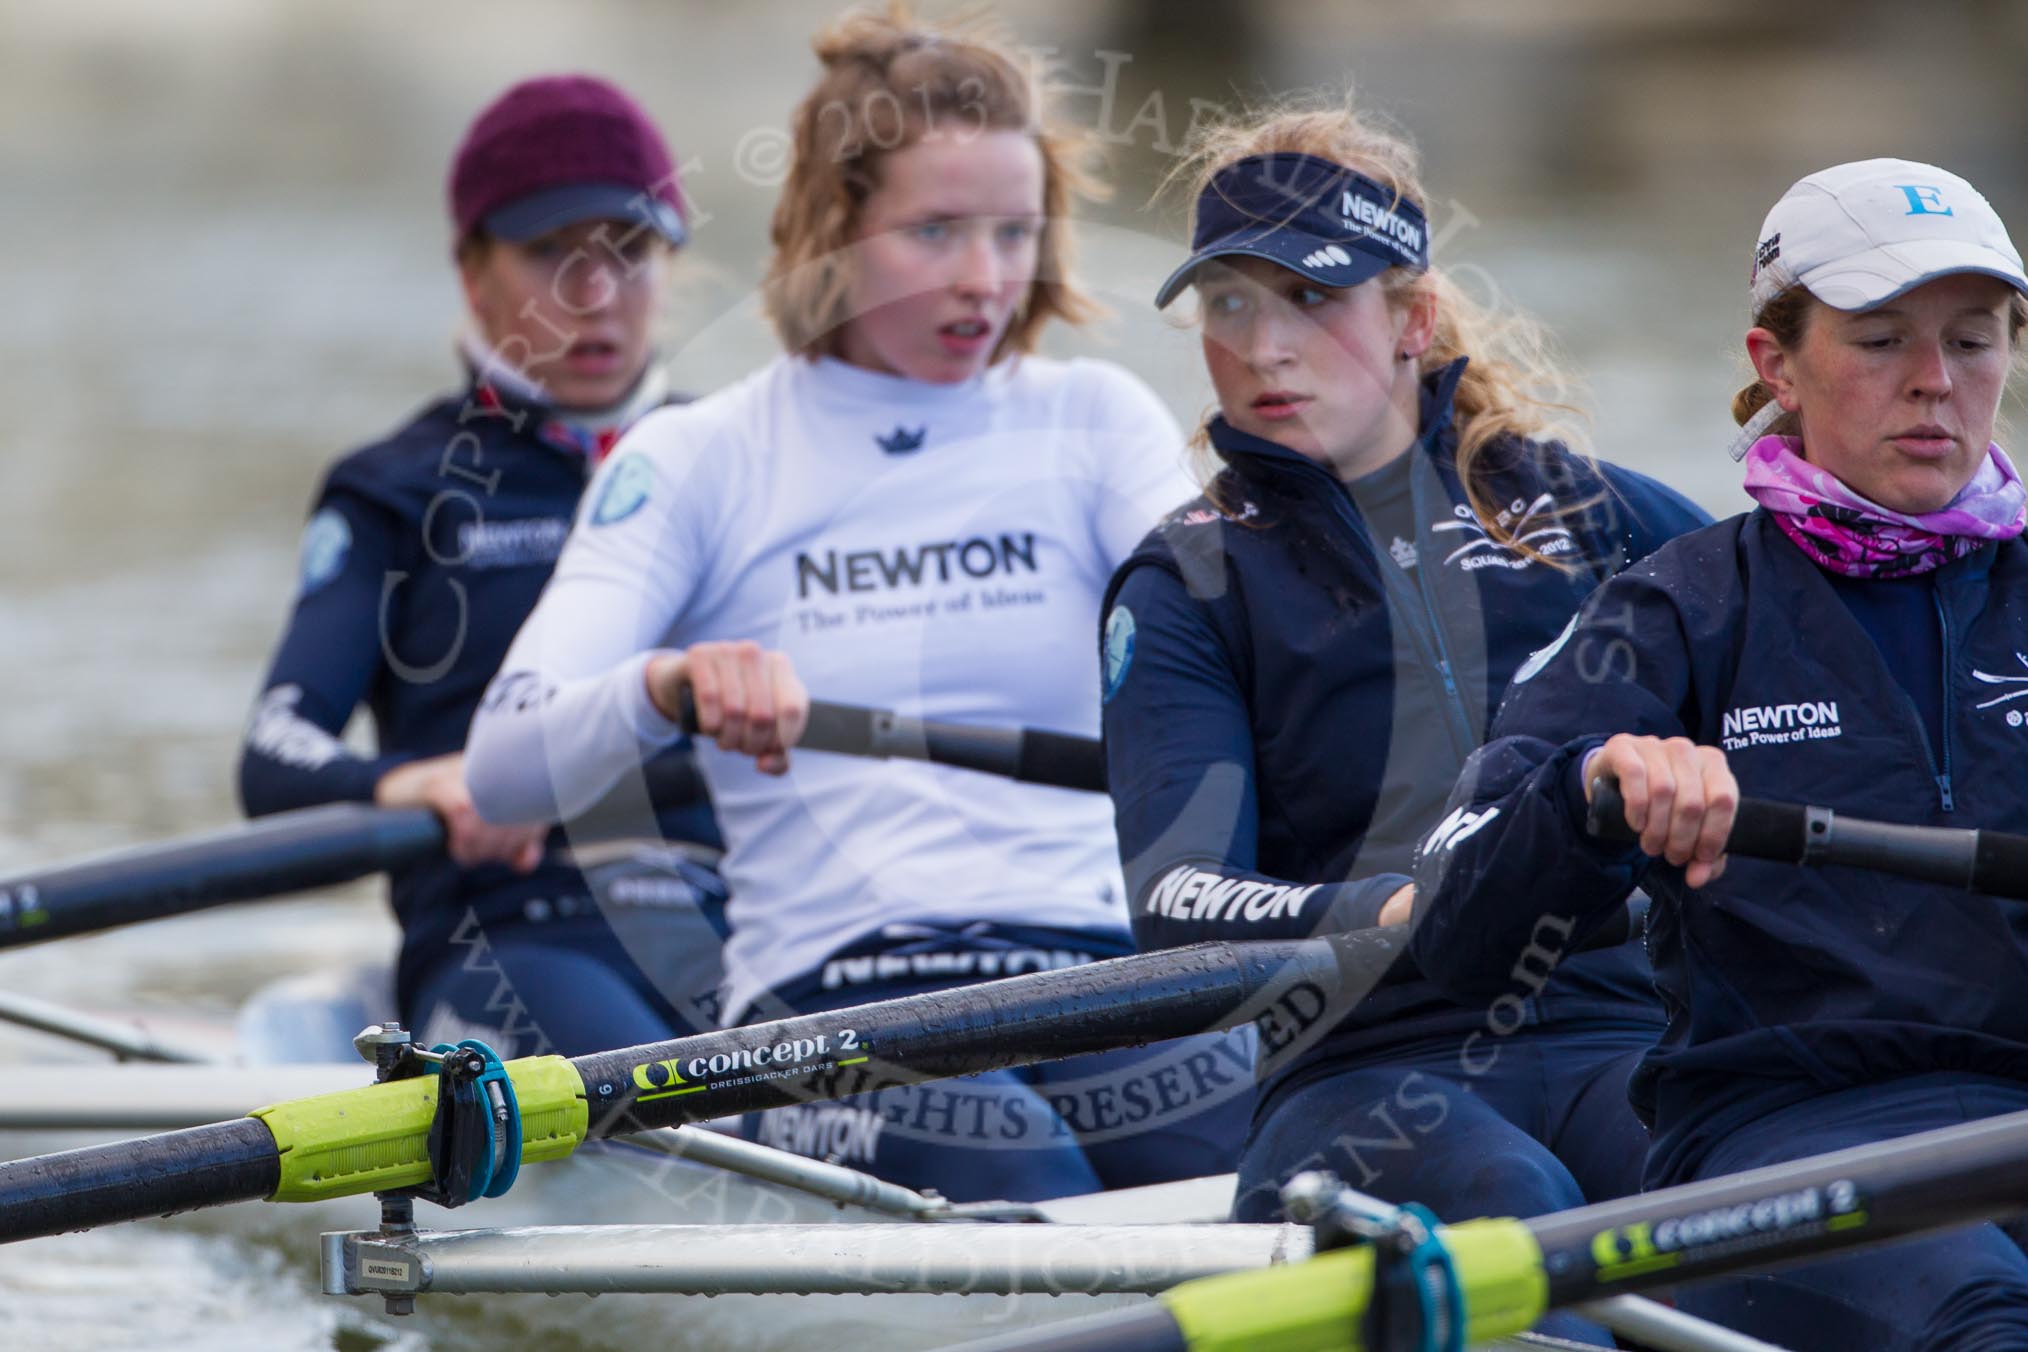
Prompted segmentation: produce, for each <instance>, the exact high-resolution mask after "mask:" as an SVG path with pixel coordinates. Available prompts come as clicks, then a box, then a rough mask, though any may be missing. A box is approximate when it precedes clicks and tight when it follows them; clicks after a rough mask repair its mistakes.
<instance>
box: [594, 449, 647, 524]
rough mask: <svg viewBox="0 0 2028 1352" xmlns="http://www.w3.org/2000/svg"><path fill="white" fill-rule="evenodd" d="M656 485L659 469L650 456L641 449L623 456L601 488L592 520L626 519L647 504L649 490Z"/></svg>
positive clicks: (596, 522)
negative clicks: (646, 455) (648, 457)
mask: <svg viewBox="0 0 2028 1352" xmlns="http://www.w3.org/2000/svg"><path fill="white" fill-rule="evenodd" d="M654 487H655V471H654V468H653V467H652V466H650V465H649V464H648V461H647V457H645V456H643V455H641V454H640V453H639V452H635V453H633V454H630V455H624V456H621V457H620V458H619V459H618V460H617V461H615V462H614V464H613V467H612V470H611V472H609V473H608V474H607V475H606V481H605V485H604V486H603V487H602V488H600V489H599V500H598V502H597V504H596V505H594V506H593V507H592V515H591V522H592V524H593V525H594V526H610V525H612V524H613V523H614V522H616V521H625V520H626V519H627V518H628V517H630V516H632V515H633V514H634V513H635V512H638V511H640V510H641V508H642V507H644V506H646V505H647V502H648V494H649V493H650V492H651V491H652V490H653V489H654Z"/></svg>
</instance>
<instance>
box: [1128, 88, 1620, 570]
mask: <svg viewBox="0 0 2028 1352" xmlns="http://www.w3.org/2000/svg"><path fill="white" fill-rule="evenodd" d="M1274 154H1302V155H1314V156H1316V157H1318V158H1319V159H1324V160H1329V161H1331V162H1332V163H1333V164H1338V165H1342V166H1344V167H1345V168H1348V169H1353V170H1356V171H1357V172H1359V173H1361V174H1364V175H1366V177H1368V178H1370V179H1372V180H1373V181H1374V182H1376V183H1378V184H1380V185H1381V186H1382V187H1384V188H1386V189H1388V190H1389V191H1390V192H1392V193H1393V194H1394V197H1395V199H1396V200H1397V201H1399V200H1401V199H1403V198H1407V199H1409V200H1410V201H1413V202H1415V203H1417V204H1419V205H1420V204H1425V203H1427V202H1428V200H1429V198H1428V195H1427V194H1426V193H1425V192H1424V190H1423V184H1422V166H1421V163H1420V157H1419V156H1418V155H1417V153H1416V150H1415V146H1414V144H1413V143H1412V142H1410V141H1409V139H1408V137H1407V136H1406V135H1404V134H1402V133H1401V132H1399V131H1397V130H1395V129H1394V128H1392V127H1390V126H1387V125H1385V124H1384V123H1383V122H1382V121H1381V120H1380V119H1378V118H1376V117H1374V116H1372V115H1371V114H1368V113H1364V112H1362V111H1360V110H1359V109H1358V108H1356V107H1355V106H1354V105H1353V102H1352V99H1351V97H1350V95H1347V96H1345V98H1344V99H1343V100H1342V101H1338V102H1334V103H1330V104H1313V105H1309V106H1305V105H1302V104H1284V105H1280V106H1276V107H1272V108H1268V109H1266V110H1257V111H1253V112H1241V113H1237V114H1234V115H1233V116H1231V117H1228V118H1225V119H1221V120H1216V121H1213V122H1210V123H1208V124H1206V125H1203V126H1200V127H1199V128H1198V129H1197V130H1196V131H1195V132H1194V133H1193V135H1192V137H1191V141H1190V144H1189V145H1188V146H1187V147H1186V148H1185V152H1184V158H1183V160H1182V162H1181V163H1180V164H1179V165H1178V166H1177V167H1176V169H1175V170H1174V171H1173V172H1172V173H1171V174H1170V175H1169V179H1168V182H1169V183H1170V184H1176V183H1183V184H1186V185H1187V186H1188V191H1189V194H1190V199H1191V201H1192V202H1193V203H1194V202H1195V201H1196V200H1197V198H1198V197H1199V196H1200V195H1201V194H1202V193H1203V191H1204V189H1205V188H1206V187H1207V186H1208V185H1209V184H1210V183H1211V180H1212V179H1213V178H1214V177H1215V176H1216V175H1217V174H1218V173H1219V171H1220V170H1222V169H1224V168H1226V167H1227V166H1228V165H1231V164H1233V163H1234V162H1236V161H1238V160H1243V159H1246V158H1248V157H1250V156H1254V155H1274ZM1380 284H1381V286H1382V288H1383V289H1384V291H1385V293H1386V296H1387V299H1388V302H1389V304H1390V305H1392V306H1394V307H1395V308H1397V309H1399V308H1401V307H1403V306H1405V305H1407V304H1408V303H1409V302H1410V301H1411V300H1412V299H1413V298H1415V297H1417V296H1419V295H1427V296H1430V297H1431V298H1432V299H1433V300H1434V302H1435V309H1436V332H1435V336H1434V338H1433V339H1432V341H1431V343H1430V345H1429V348H1428V349H1427V350H1426V351H1425V352H1423V354H1422V355H1421V357H1420V358H1419V359H1418V363H1417V374H1418V375H1426V374H1428V373H1429V372H1432V371H1436V370H1439V369H1441V368H1443V367H1445V366H1448V365H1449V364H1450V363H1451V362H1453V361H1455V360H1457V358H1459V357H1461V356H1469V357H1470V358H1471V362H1470V363H1469V364H1468V365H1467V366H1466V367H1465V371H1464V375H1463V377H1462V378H1461V379H1460V380H1459V382H1458V387H1457V393H1456V395H1455V396H1454V399H1453V404H1452V408H1453V415H1452V416H1453V422H1454V423H1455V425H1456V427H1457V432H1458V447H1457V465H1458V474H1459V477H1460V478H1461V479H1463V481H1464V485H1465V495H1466V498H1467V500H1468V501H1469V502H1470V505H1471V509H1472V512H1473V514H1474V515H1475V516H1476V517H1477V518H1478V519H1479V524H1480V525H1481V526H1483V527H1484V528H1485V529H1486V532H1487V534H1489V535H1491V536H1492V537H1493V538H1495V539H1497V540H1500V541H1501V542H1502V543H1504V544H1508V545H1510V546H1513V547H1515V548H1518V549H1520V550H1521V552H1523V553H1526V554H1528V555H1530V556H1531V557H1536V558H1540V557H1541V556H1540V555H1538V554H1536V553H1535V551H1534V550H1532V549H1529V548H1528V547H1527V546H1525V545H1517V544H1516V543H1515V541H1514V539H1513V537H1512V533H1511V529H1510V527H1511V524H1512V523H1511V522H1506V521H1503V520H1502V515H1503V509H1504V508H1505V506H1506V504H1505V503H1501V502H1495V501H1493V500H1492V499H1491V498H1490V496H1489V494H1490V491H1491V488H1490V484H1489V483H1488V480H1489V478H1490V474H1491V471H1492V468H1493V466H1492V465H1491V464H1490V463H1488V462H1486V460H1485V453H1486V451H1487V450H1488V449H1489V448H1490V447H1491V446H1492V445H1493V444H1494V443H1496V442H1499V441H1502V440H1506V439H1510V438H1520V439H1523V440H1528V441H1537V442H1541V441H1557V442H1560V443H1562V444H1563V445H1564V447H1565V448H1566V449H1568V450H1569V451H1570V452H1571V453H1572V454H1573V455H1575V456H1578V457H1579V458H1581V459H1586V460H1588V459H1589V456H1588V452H1587V445H1586V439H1585V437H1584V435H1583V431H1582V428H1581V426H1580V424H1581V422H1582V420H1583V418H1584V413H1583V410H1581V409H1580V408H1579V407H1578V406H1577V405H1576V404H1574V403H1572V402H1571V400H1570V395H1571V392H1572V390H1573V389H1574V386H1575V381H1574V380H1573V378H1572V377H1571V376H1570V374H1569V373H1568V371H1567V370H1566V369H1565V368H1564V366H1563V365H1562V364H1561V363H1560V362H1559V361H1558V360H1557V359H1556V357H1555V356H1554V355H1553V353H1552V352H1551V351H1550V348H1549V343H1548V340H1547V337H1546V335H1545V334H1544V332H1543V330H1542V328H1541V326H1540V325H1538V324H1537V323H1535V322H1534V321H1533V320H1532V319H1529V318H1528V317H1527V316H1525V315H1522V314H1519V313H1516V312H1513V311H1500V312H1495V311H1493V310H1491V309H1488V308H1487V307H1485V306H1481V305H1479V304H1478V303H1477V302H1475V301H1474V300H1473V299H1472V298H1471V297H1470V296H1468V295H1467V294H1466V293H1465V292H1464V290H1463V289H1462V288H1461V287H1459V286H1458V285H1457V283H1456V282H1454V281H1453V280H1452V279H1451V278H1450V277H1449V276H1447V275H1446V274H1445V273H1444V272H1443V271H1442V269H1440V268H1437V267H1434V266H1432V267H1431V268H1430V269H1429V270H1428V271H1426V272H1418V271H1416V270H1414V269H1411V268H1405V267H1390V268H1388V269H1387V271H1385V272H1383V273H1382V274H1381V275H1380ZM1195 445H1196V447H1197V470H1198V473H1199V477H1200V480H1201V481H1202V482H1205V483H1206V484H1210V483H1211V482H1212V480H1213V479H1214V478H1215V477H1216V474H1217V472H1218V470H1219V469H1220V468H1221V466H1220V464H1219V462H1218V460H1217V458H1216V456H1215V455H1213V454H1212V453H1211V450H1210V444H1209V441H1208V440H1207V439H1206V438H1205V437H1204V434H1203V432H1202V430H1201V429H1200V432H1199V435H1198V438H1197V440H1196V443H1195ZM1585 505H1588V503H1587V504H1566V505H1565V506H1564V508H1563V510H1564V513H1565V514H1566V515H1568V514H1570V513H1572V512H1574V511H1576V510H1579V509H1580V508H1581V507H1583V506H1585ZM1544 561H1545V562H1550V563H1556V562H1557V560H1554V559H1548V560H1544Z"/></svg>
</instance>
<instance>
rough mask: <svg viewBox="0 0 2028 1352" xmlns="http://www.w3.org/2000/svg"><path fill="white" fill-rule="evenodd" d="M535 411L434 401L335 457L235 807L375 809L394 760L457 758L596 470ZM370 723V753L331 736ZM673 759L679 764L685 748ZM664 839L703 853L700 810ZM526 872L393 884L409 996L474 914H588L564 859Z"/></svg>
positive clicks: (423, 870) (419, 872) (485, 401)
mask: <svg viewBox="0 0 2028 1352" xmlns="http://www.w3.org/2000/svg"><path fill="white" fill-rule="evenodd" d="M547 416H548V415H547V414H546V413H544V412H543V411H542V410H540V409H536V408H530V407H528V406H525V405H518V404H514V403H510V402H503V401H502V400H500V399H498V398H495V397H493V396H492V393H491V391H490V390H480V389H478V388H477V387H474V388H471V389H468V390H467V392H466V393H464V394H462V395H458V396H455V397H452V398H448V399H444V400H441V401H439V402H437V403H434V404H431V405H430V406H429V407H427V408H425V409H424V410H423V411H422V412H421V413H419V414H418V415H417V416H416V417H415V418H414V419H413V420H412V421H411V422H409V423H408V425H407V426H405V427H403V428H401V429H400V430H399V431H397V432H395V433H394V434H393V435H392V436H390V437H388V438H387V439H386V440H384V441H380V442H377V443H375V444H373V445H370V446H367V447H364V448H363V449H360V450H357V451H354V452H352V453H351V454H350V455H347V456H345V457H344V458H343V459H341V460H340V461H339V462H338V463H337V464H336V465H334V466H333V467H332V469H331V471H330V473H329V474H328V475H327V476H326V478H325V480H324V483H323V486H322V487H321V488H320V489H319V491H318V494H317V498H316V503H315V506H314V509H313V511H312V515H311V517H310V523H309V526H308V527H307V529H306V530H305V532H304V536H303V549H302V560H301V578H300V583H299V587H298V591H297V595H296V601H295V607H294V609H293V611H292V612H291V614H290V616H289V623H288V627H287V629H286V630H285V631H284V632H283V634H282V638H281V643H280V645H279V647H278V648H277V650H276V652H275V656H274V661H273V663H272V664H271V666H270V667H269V670H268V675H267V679H266V681H265V682H264V684H263V686H262V693H261V695H260V698H259V701H258V703H257V704H256V706H255V709H254V714H253V717H252V720H251V721H250V723H249V725H248V728H247V738H246V744H245V746H244V748H243V749H242V752H241V756H240V763H239V791H240V800H241V802H242V804H243V805H244V807H245V809H246V811H247V813H248V814H249V815H251V816H261V815H265V814H267V813H271V812H282V811H286V810H288V809H291V808H300V807H308V806H311V805H314V804H318V803H329V802H340V801H354V802H371V801H372V799H373V787H374V785H375V783H377V782H378V781H379V779H380V777H381V776H382V775H383V774H385V773H386V772H387V771H388V770H389V769H391V768H393V767H394V766H396V765H399V764H401V763H402V762H404V761H409V760H419V759H423V758H426V757H430V756H439V755H445V754H448V753H450V752H454V751H458V750H461V749H462V748H463V747H464V744H465V732H466V729H467V728H468V727H469V726H470V725H471V722H472V714H473V712H474V710H476V709H477V707H478V704H479V700H480V697H481V696H482V695H483V694H484V693H485V690H486V685H487V683H488V682H489V681H491V680H492V678H493V675H494V673H495V672H496V671H497V670H498V669H499V666H500V662H501V659H502V658H504V657H505V656H506V654H507V646H508V644H509V643H511V642H512V641H513V638H514V634H515V632H516V631H517V630H518V629H519V628H520V626H521V622H522V620H523V619H525V618H526V617H527V615H528V612H529V611H530V610H532V609H534V607H535V601H536V598H537V597H538V596H539V595H540V594H541V592H542V588H543V585H544V584H545V583H546V582H548V580H549V574H550V571H551V569H552V568H553V567H554V566H555V562H556V556H557V553H558V551H559V550H561V549H562V547H563V541H564V537H565V536H566V535H567V534H568V533H569V531H570V525H571V518H572V514H573V513H574V511H575V510H576V507H577V501H578V497H579V495H580V494H581V493H582V492H583V491H584V485H585V482H586V479H587V478H588V476H589V473H590V468H591V467H590V464H589V462H588V460H587V458H586V456H585V455H584V454H583V453H582V452H581V451H580V450H579V449H577V448H576V447H575V446H573V445H572V444H571V443H570V441H569V440H568V439H567V438H566V437H565V436H563V435H561V434H559V433H557V432H554V431H551V430H547V429H545V425H544V422H545V418H546V417H547ZM361 703H364V704H365V705H366V706H367V708H368V709H369V710H370V711H371V712H372V715H373V723H374V727H375V730H376V735H377V740H378V753H377V754H375V755H372V756H357V755H355V754H353V753H352V752H351V751H350V750H349V749H347V748H346V747H345V746H344V744H343V743H342V742H340V741H339V740H338V738H339V734H341V733H342V732H343V731H344V728H345V724H346V723H347V721H349V720H350V718H351V717H352V711H353V709H354V708H355V707H356V706H357V705H359V704H361ZM674 754H678V755H687V754H688V752H687V750H685V751H680V752H677V753H674ZM657 807H658V816H659V819H660V824H661V828H662V833H663V837H664V839H667V840H676V841H695V842H700V843H704V844H711V845H716V844H717V843H718V832H717V827H716V824H715V822H714V821H713V819H712V816H711V810H710V805H709V802H708V800H706V799H704V798H702V797H701V796H691V797H687V798H683V799H681V800H680V801H675V802H672V803H670V804H668V805H666V806H665V805H662V804H658V805H657ZM561 844H562V839H561V836H560V834H559V835H554V836H552V838H551V841H550V845H551V851H550V854H549V857H548V858H546V859H545V861H544V863H543V864H542V865H541V866H540V867H538V868H537V869H536V870H535V871H534V872H533V873H531V874H528V875H525V876H523V875H518V874H516V873H514V872H513V871H512V870H511V869H509V868H507V867H506V866H505V865H487V866H484V867H481V868H477V869H472V870H469V871H467V870H463V869H459V868H458V867H456V866H455V865H453V864H452V863H451V862H450V861H449V860H448V859H440V860H437V861H433V862H430V863H426V864H420V865H417V866H415V867H413V868H410V869H405V870H403V871H402V872H400V873H398V874H396V875H395V876H394V878H393V879H392V893H393V902H394V909H395V912H396V915H397V916H398V918H399V919H400V921H401V925H402V930H403V936H404V942H403V947H402V955H401V961H400V965H399V968H398V971H397V982H398V985H399V986H400V988H401V989H402V990H403V991H404V992H406V991H407V990H409V989H410V985H409V982H410V981H412V980H413V979H414V978H416V977H417V976H418V975H419V968H420V966H421V965H422V964H423V963H426V962H427V961H428V960H429V959H430V958H432V957H434V956H437V955H440V954H441V953H442V952H443V951H444V950H445V948H446V947H447V945H448V943H449V941H450V937H451V935H452V934H454V933H456V932H457V931H458V929H459V926H460V925H461V924H464V923H465V922H466V919H467V916H468V913H469V914H470V915H472V916H474V917H475V918H476V919H477V920H478V921H479V922H481V923H482V924H490V923H494V922H498V921H502V920H506V919H510V918H511V919H516V920H528V921H541V920H545V919H549V918H553V917H556V916H559V915H563V914H568V913H572V912H579V911H582V910H584V909H585V908H586V907H587V906H588V904H589V902H588V897H589V894H588V892H587V890H586V888H585V884H584V880H583V878H582V877H581V876H580V875H579V874H578V873H577V871H576V870H575V869H572V868H570V867H568V866H566V865H565V864H563V863H562V862H560V861H559V860H558V857H557V855H556V853H555V850H556V847H557V846H559V845H561Z"/></svg>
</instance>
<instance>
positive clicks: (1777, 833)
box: [1586, 775, 2028, 901]
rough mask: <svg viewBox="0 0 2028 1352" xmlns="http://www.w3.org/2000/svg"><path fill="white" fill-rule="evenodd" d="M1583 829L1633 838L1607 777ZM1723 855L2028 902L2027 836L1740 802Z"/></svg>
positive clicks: (1598, 782) (1597, 782)
mask: <svg viewBox="0 0 2028 1352" xmlns="http://www.w3.org/2000/svg"><path fill="white" fill-rule="evenodd" d="M1586 825H1587V827H1588V828H1589V829H1590V831H1591V833H1592V834H1593V835H1594V836H1597V837H1598V838H1600V839H1601V840H1621V841H1633V840H1635V839H1638V836H1637V834H1636V833H1635V831H1634V830H1633V828H1632V827H1630V826H1628V825H1627V813H1626V800H1625V799H1623V798H1622V797H1621V796H1620V786H1619V782H1618V781H1617V780H1616V779H1614V778H1612V777H1611V776H1609V775H1599V776H1598V777H1596V778H1594V779H1593V780H1592V786H1591V810H1590V813H1589V814H1588V816H1587V818H1586ZM1725 850H1726V853H1727V854H1738V855H1744V856H1746V857H1747V858H1749V859H1768V860H1772V861H1774V862H1776V863H1781V864H1844V865H1847V866H1849V867H1852V868H1870V869H1877V870H1879V871H1880V872H1882V873H1893V874H1896V875H1898V876H1900V877H1904V878H1913V879H1915V880H1917V881H1919V882H1932V883H1942V884H1943V885H1945V886H1947V887H1956V888H1962V889H1963V890H1965V891H1967V892H1981V893H1984V894H1985V895H1987V896H1990V897H2008V898H2012V899H2014V900H2017V901H2028V836H2017V835H2009V834H2008V833H2006V832H2003V831H1974V830H1965V829H1962V828H1959V827H1950V826H1905V825H1902V824H1900V823H1898V822H1876V821H1867V820H1866V819H1864V818H1861V817H1841V816H1839V815H1838V814H1837V813H1835V812H1833V811H1832V810H1831V809H1830V808H1827V807H1808V806H1805V805H1803V804H1801V803H1776V802H1771V801H1769V800H1767V799H1765V798H1742V799H1740V801H1739V811H1738V813H1737V815H1735V816H1734V818H1733V822H1732V834H1731V835H1729V836H1727V837H1726V839H1725Z"/></svg>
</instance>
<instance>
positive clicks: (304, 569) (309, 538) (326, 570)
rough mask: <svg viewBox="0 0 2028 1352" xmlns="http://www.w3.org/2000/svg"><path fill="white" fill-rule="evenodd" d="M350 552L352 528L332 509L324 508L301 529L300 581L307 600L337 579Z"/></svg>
mask: <svg viewBox="0 0 2028 1352" xmlns="http://www.w3.org/2000/svg"><path fill="white" fill-rule="evenodd" d="M351 552H352V527H351V525H350V524H349V523H348V522H347V521H346V520H345V517H344V516H343V515H342V514H341V513H340V512H339V511H338V509H337V508H335V507H326V508H325V509H324V510H323V511H321V512H318V513H317V514H316V515H315V516H313V517H311V518H310V524H309V525H307V526H305V527H304V528H303V548H302V553H301V556H300V559H301V570H300V571H301V577H302V588H303V595H305V596H308V595H309V594H310V593H311V592H313V591H316V590H317V589H318V588H319V587H321V586H323V585H324V584H325V583H327V582H329V581H330V580H331V579H332V578H334V577H336V576H338V574H339V572H340V570H342V569H343V568H344V567H345V556H346V555H347V554H349V553H351Z"/></svg>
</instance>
